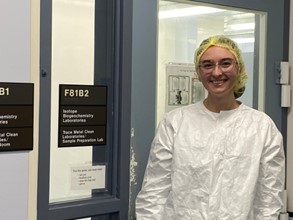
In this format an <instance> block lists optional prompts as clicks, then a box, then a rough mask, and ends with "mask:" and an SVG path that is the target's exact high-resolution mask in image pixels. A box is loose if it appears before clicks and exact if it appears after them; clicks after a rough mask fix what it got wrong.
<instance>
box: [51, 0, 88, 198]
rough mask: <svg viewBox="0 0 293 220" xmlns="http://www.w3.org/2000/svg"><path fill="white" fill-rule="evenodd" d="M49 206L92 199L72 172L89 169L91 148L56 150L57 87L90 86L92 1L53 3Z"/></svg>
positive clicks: (58, 0)
mask: <svg viewBox="0 0 293 220" xmlns="http://www.w3.org/2000/svg"><path fill="white" fill-rule="evenodd" d="M52 10H53V15H52V16H53V21H52V78H51V79H52V93H51V97H52V99H51V103H52V105H51V113H52V116H51V155H50V158H51V159H50V202H57V201H67V200H73V199H79V198H86V197H91V193H92V191H91V189H79V188H78V189H76V188H74V187H73V186H72V185H73V184H72V182H74V180H73V178H74V177H75V176H74V175H73V171H72V168H76V169H77V168H80V167H90V166H92V146H83V147H64V148H58V119H59V116H58V115H59V112H58V111H59V107H58V106H59V84H77V85H93V82H94V0H84V1H63V0H53V9H52Z"/></svg>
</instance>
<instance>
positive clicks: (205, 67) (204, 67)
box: [199, 58, 237, 73]
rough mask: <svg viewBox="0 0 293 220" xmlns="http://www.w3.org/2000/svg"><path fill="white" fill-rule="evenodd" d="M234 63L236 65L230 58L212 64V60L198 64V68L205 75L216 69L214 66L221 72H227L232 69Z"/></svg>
mask: <svg viewBox="0 0 293 220" xmlns="http://www.w3.org/2000/svg"><path fill="white" fill-rule="evenodd" d="M235 63H236V64H237V62H236V61H235V60H233V59H230V58H225V59H222V60H220V61H218V62H214V61H212V60H204V61H201V62H200V63H199V68H200V70H201V71H203V72H205V73H210V72H212V71H213V70H214V69H215V68H216V66H219V68H220V69H221V70H222V71H229V70H231V69H232V68H233V67H234V64H235Z"/></svg>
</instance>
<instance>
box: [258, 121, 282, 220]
mask: <svg viewBox="0 0 293 220" xmlns="http://www.w3.org/2000/svg"><path fill="white" fill-rule="evenodd" d="M268 130H269V131H268V133H267V135H266V144H265V146H264V149H263V152H262V157H261V163H260V169H259V179H258V183H257V188H256V195H255V196H256V197H255V201H254V215H255V217H254V219H255V220H277V219H278V216H279V213H280V210H281V208H282V200H281V195H280V194H281V192H282V191H283V189H284V181H285V156H284V149H283V139H282V135H281V133H280V132H279V131H278V130H277V128H276V127H275V126H274V125H273V126H271V128H270V129H268Z"/></svg>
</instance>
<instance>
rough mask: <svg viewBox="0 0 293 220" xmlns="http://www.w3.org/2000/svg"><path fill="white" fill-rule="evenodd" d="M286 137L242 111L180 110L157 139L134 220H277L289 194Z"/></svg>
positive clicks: (242, 107)
mask: <svg viewBox="0 0 293 220" xmlns="http://www.w3.org/2000/svg"><path fill="white" fill-rule="evenodd" d="M284 160H285V159H284V151H283V142H282V135H281V133H280V132H279V131H278V129H277V127H276V126H275V124H274V122H273V121H272V120H271V118H270V117H269V116H267V115H266V114H265V113H263V112H260V111H257V110H254V109H252V108H250V107H247V106H245V105H244V104H241V105H240V106H239V107H238V108H237V109H234V110H230V111H222V112H220V113H214V112H210V111H209V110H207V109H206V108H205V106H204V105H203V102H202V101H201V102H198V103H196V104H194V105H190V106H186V107H183V108H178V109H175V110H173V111H171V112H169V113H168V114H167V115H166V117H165V118H164V119H163V120H162V121H161V123H160V125H159V127H158V130H157V133H156V136H155V138H154V140H153V143H152V147H151V152H150V156H149V161H148V165H147V168H146V171H145V176H144V181H143V186H142V189H141V191H140V193H139V194H138V196H137V200H136V215H137V220H277V219H278V214H279V212H280V209H281V206H282V201H281V199H280V193H281V191H282V190H283V187H284V176H285V172H284V167H285V161H284Z"/></svg>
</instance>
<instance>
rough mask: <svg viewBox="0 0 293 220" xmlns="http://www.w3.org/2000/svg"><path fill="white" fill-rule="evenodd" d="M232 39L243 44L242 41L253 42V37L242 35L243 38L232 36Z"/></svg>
mask: <svg viewBox="0 0 293 220" xmlns="http://www.w3.org/2000/svg"><path fill="white" fill-rule="evenodd" d="M233 40H234V41H235V42H236V43H238V44H243V43H254V38H253V37H244V38H233Z"/></svg>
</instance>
